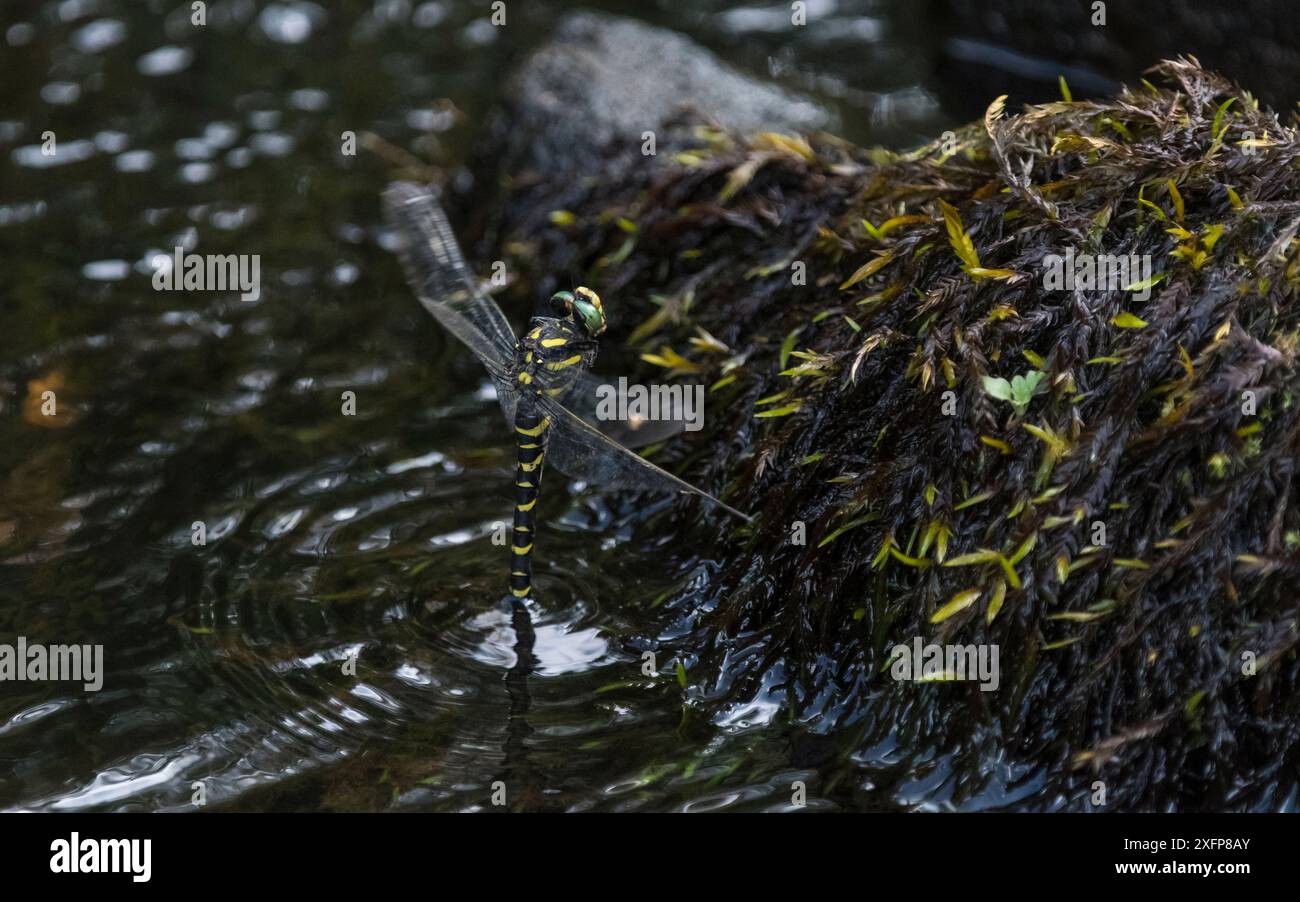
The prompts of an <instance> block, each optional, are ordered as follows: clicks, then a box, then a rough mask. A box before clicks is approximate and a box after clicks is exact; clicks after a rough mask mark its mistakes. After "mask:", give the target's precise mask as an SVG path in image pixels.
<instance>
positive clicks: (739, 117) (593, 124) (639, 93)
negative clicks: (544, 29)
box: [498, 12, 832, 177]
mask: <svg viewBox="0 0 1300 902" xmlns="http://www.w3.org/2000/svg"><path fill="white" fill-rule="evenodd" d="M506 93H507V96H508V97H509V98H510V99H509V101H508V110H507V112H506V114H505V117H504V121H505V123H507V124H506V129H507V134H506V135H505V137H506V142H505V143H506V147H505V154H504V157H505V161H506V164H507V166H508V167H509V169H510V171H512V172H513V173H516V174H517V173H519V172H522V171H525V170H529V169H541V170H545V172H546V173H547V175H548V177H554V176H557V175H560V174H562V173H566V172H581V171H582V169H583V167H584V166H588V165H591V163H592V162H593V160H594V159H595V158H596V156H597V154H598V153H599V152H600V151H601V150H603V149H604V148H605V147H606V146H607V145H608V144H610V143H611V142H615V141H622V142H629V143H633V144H636V145H638V146H639V145H640V144H641V143H642V140H643V138H642V135H643V133H644V132H647V131H656V132H658V131H659V130H660V129H661V127H662V126H663V124H664V123H665V122H666V121H667V120H668V119H670V118H671V117H672V116H673V115H674V114H676V113H678V112H680V111H681V110H682V109H683V108H689V109H690V110H692V111H693V113H694V114H695V115H696V116H697V117H699V118H701V119H703V120H713V121H715V122H717V123H718V124H719V125H721V126H723V127H725V128H731V129H736V130H738V131H742V132H747V131H761V130H766V129H775V130H783V129H790V130H795V131H800V132H808V131H814V130H817V129H820V128H824V127H828V126H830V125H831V124H832V120H831V117H830V115H829V114H828V113H827V112H826V111H825V110H824V109H822V108H821V107H820V106H818V105H817V104H815V103H814V102H812V101H811V100H808V99H806V98H803V97H799V96H797V95H794V94H791V93H789V92H787V91H784V90H782V89H780V88H778V87H774V86H772V85H770V84H766V83H763V82H759V81H756V80H755V79H753V78H750V77H748V76H746V75H744V74H742V73H740V72H737V71H736V70H735V69H733V68H731V67H730V66H728V65H726V64H725V63H723V62H722V61H720V60H719V59H718V58H717V57H715V56H714V55H713V54H712V53H710V52H709V51H708V50H706V49H704V48H703V47H700V46H699V45H698V44H695V43H693V42H692V41H690V40H688V39H686V38H684V37H682V36H680V35H678V34H675V33H674V32H671V31H667V30H665V29H661V28H655V27H653V26H650V25H645V24H642V23H640V22H635V21H632V20H630V19H621V18H616V17H613V16H607V15H601V14H597V13H586V12H583V13H573V14H570V15H568V16H566V17H565V18H564V19H563V20H562V21H561V22H560V25H559V27H558V29H557V31H556V34H555V37H554V38H553V39H552V40H551V41H549V42H548V43H547V44H546V45H545V46H544V47H542V48H541V49H539V50H537V51H536V52H534V53H533V55H532V56H531V57H530V58H529V59H528V60H527V61H526V62H525V63H524V64H523V66H522V67H521V69H520V70H519V72H518V73H517V74H516V75H515V77H514V78H513V79H512V81H511V84H510V86H509V87H508V89H507V92H506ZM657 138H658V142H660V146H659V147H657V148H656V150H657V151H661V150H663V149H664V143H665V142H664V136H663V135H662V134H659V135H657ZM498 149H500V148H498Z"/></svg>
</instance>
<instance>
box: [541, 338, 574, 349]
mask: <svg viewBox="0 0 1300 902" xmlns="http://www.w3.org/2000/svg"><path fill="white" fill-rule="evenodd" d="M568 343H569V340H568V339H567V338H543V339H542V347H544V348H562V347H564V346H565V345H567V344H568Z"/></svg>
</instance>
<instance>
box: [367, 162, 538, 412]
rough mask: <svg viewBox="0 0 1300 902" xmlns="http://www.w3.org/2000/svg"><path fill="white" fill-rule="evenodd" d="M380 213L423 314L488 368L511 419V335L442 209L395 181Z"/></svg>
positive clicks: (416, 188)
mask: <svg viewBox="0 0 1300 902" xmlns="http://www.w3.org/2000/svg"><path fill="white" fill-rule="evenodd" d="M384 214H385V217H386V218H387V220H388V224H389V225H390V226H392V228H393V231H394V232H395V233H396V235H397V240H398V249H397V256H398V258H399V259H400V260H401V261H402V269H403V270H404V271H405V273H406V281H407V282H408V283H409V284H410V286H411V290H412V291H414V292H415V296H416V297H417V298H419V300H420V303H421V304H423V305H424V309H425V310H428V311H429V312H430V313H432V314H433V316H434V318H435V319H437V320H438V322H439V323H441V324H442V326H443V328H445V329H446V330H447V331H448V332H450V333H451V334H452V335H455V336H456V337H457V338H459V339H460V340H461V341H462V342H464V343H465V344H466V345H468V346H469V348H470V350H471V351H473V352H474V354H475V355H476V356H477V357H478V359H479V360H481V361H482V362H483V365H484V366H486V367H487V369H488V372H489V373H491V375H492V380H493V382H495V383H496V387H497V394H498V396H499V397H500V398H501V406H502V409H503V410H505V411H506V414H507V416H510V417H512V418H513V414H514V402H513V391H514V389H513V385H512V383H511V381H510V376H509V373H510V367H511V364H512V363H513V361H514V353H515V334H514V331H513V330H512V329H511V328H510V322H509V321H508V320H507V319H506V317H505V314H504V313H502V312H501V308H500V307H498V306H497V304H496V301H494V300H492V299H491V298H490V297H488V296H487V295H486V294H484V293H483V291H482V290H481V289H480V288H479V287H478V283H477V282H476V281H475V279H474V275H473V273H471V272H470V269H469V267H468V266H467V265H466V264H465V258H464V256H463V255H462V254H461V252H460V245H459V244H457V243H456V235H455V233H453V232H452V230H451V224H450V223H448V222H447V215H446V214H445V213H443V211H442V207H441V206H439V204H438V201H437V200H436V199H435V198H434V196H433V193H432V192H431V191H429V189H428V188H425V187H422V186H420V185H416V184H413V183H411V182H394V183H393V184H391V185H389V186H388V188H387V190H385V191H384ZM507 405H508V406H507ZM512 422H513V419H512Z"/></svg>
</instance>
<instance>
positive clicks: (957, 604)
mask: <svg viewBox="0 0 1300 902" xmlns="http://www.w3.org/2000/svg"><path fill="white" fill-rule="evenodd" d="M982 594H983V590H981V589H966V590H965V591H964V592H958V593H957V594H956V595H954V596H953V597H952V600H951V601H949V602H948V603H947V604H946V605H944V606H943V607H941V608H939V610H937V611H935V612H934V613H933V614H932V615H931V616H930V622H931V623H943V622H944V621H945V620H947V619H948V618H949V617H951V616H952V615H953V614H956V613H958V612H959V611H964V610H966V609H967V608H968V607H970V606H971V605H973V604H974V603H975V602H976V601H978V600H979V597H980V595H982Z"/></svg>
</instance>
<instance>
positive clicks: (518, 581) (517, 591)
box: [510, 403, 551, 598]
mask: <svg viewBox="0 0 1300 902" xmlns="http://www.w3.org/2000/svg"><path fill="white" fill-rule="evenodd" d="M550 425H551V424H550V420H549V419H547V418H546V417H545V416H543V415H542V414H540V413H538V412H537V410H536V409H535V408H534V407H533V405H531V404H526V403H521V404H520V405H519V408H518V410H516V412H515V447H516V448H517V449H518V455H517V457H516V463H515V519H514V529H513V530H512V531H511V534H510V594H511V595H513V596H514V597H515V598H527V597H528V596H529V595H531V594H532V591H533V543H534V540H535V538H536V536H537V528H536V527H537V496H538V492H539V491H540V490H541V485H542V464H543V461H544V460H545V458H546V435H547V430H548V429H549V428H550Z"/></svg>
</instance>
